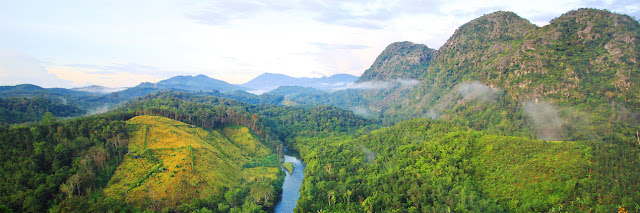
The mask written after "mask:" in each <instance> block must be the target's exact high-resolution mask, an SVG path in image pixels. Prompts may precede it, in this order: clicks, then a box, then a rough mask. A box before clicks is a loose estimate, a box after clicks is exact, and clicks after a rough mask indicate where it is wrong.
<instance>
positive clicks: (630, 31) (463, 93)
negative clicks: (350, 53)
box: [286, 9, 640, 139]
mask: <svg viewBox="0 0 640 213" xmlns="http://www.w3.org/2000/svg"><path fill="white" fill-rule="evenodd" d="M639 51H640V24H639V23H638V21H636V20H635V19H633V18H632V17H629V16H627V15H621V14H616V13H612V12H609V11H606V10H597V9H580V10H575V11H570V12H568V13H566V14H563V15H562V16H560V17H558V18H555V19H554V20H552V21H551V23H550V24H548V25H546V26H543V27H538V26H536V25H534V24H531V23H530V22H529V21H528V20H526V19H523V18H521V17H519V16H518V15H516V14H515V13H512V12H503V11H500V12H495V13H491V14H487V15H484V16H482V17H479V18H477V19H474V20H472V21H470V22H468V23H466V24H464V25H462V26H461V27H460V28H459V29H457V30H456V31H455V33H454V34H453V35H452V36H451V38H450V39H449V40H448V41H447V42H446V43H445V44H444V45H443V46H442V47H441V48H440V49H438V50H431V49H429V48H428V47H426V46H424V45H419V44H413V43H410V42H398V43H393V44H391V45H389V47H387V49H385V50H384V51H383V52H382V53H381V54H380V56H379V57H378V58H377V59H376V61H375V62H374V63H373V65H372V66H371V68H369V69H368V70H367V71H366V72H365V73H364V74H363V75H362V76H361V78H360V79H359V80H358V82H359V83H358V84H356V85H355V86H353V87H351V88H349V89H345V90H341V91H335V92H332V93H324V94H317V93H310V94H297V95H295V96H287V97H286V99H287V100H288V101H292V102H295V103H298V104H331V105H334V106H339V107H341V108H345V109H351V110H353V111H354V112H358V113H359V114H361V115H364V116H369V117H373V118H380V119H381V120H382V121H384V122H385V123H387V124H393V123H397V122H401V121H404V120H406V119H409V118H415V117H423V118H439V119H444V120H450V121H455V122H458V123H461V124H463V125H466V126H468V127H472V128H474V129H477V130H481V129H482V130H489V131H492V132H493V133H499V134H510V135H530V136H537V137H538V138H540V139H588V138H594V137H603V134H604V133H605V132H608V131H603V129H610V128H612V127H611V125H612V124H613V123H624V125H637V124H638V122H637V121H638V120H640V64H639V63H638V60H640V52H639ZM408 79H412V80H413V81H411V80H408ZM595 126H598V127H597V128H596V127H595ZM569 132H573V133H572V134H569ZM577 132H580V133H579V134H577ZM594 135H595V136H594Z"/></svg>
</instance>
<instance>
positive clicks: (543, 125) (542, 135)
mask: <svg viewBox="0 0 640 213" xmlns="http://www.w3.org/2000/svg"><path fill="white" fill-rule="evenodd" d="M524 113H525V114H526V115H527V116H528V117H529V118H531V120H533V125H534V127H535V129H536V131H537V133H536V136H537V137H538V139H542V140H561V139H562V137H563V135H564V128H563V124H564V121H563V120H562V119H561V118H560V116H559V113H558V109H557V107H555V106H554V105H553V104H552V103H550V102H545V101H539V102H537V103H536V102H533V101H530V102H526V103H525V105H524Z"/></svg>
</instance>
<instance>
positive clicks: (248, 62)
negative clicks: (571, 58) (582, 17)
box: [0, 0, 640, 88]
mask: <svg viewBox="0 0 640 213" xmlns="http://www.w3.org/2000/svg"><path fill="white" fill-rule="evenodd" d="M578 8H595V9H605V10H609V11H611V12H615V13H619V14H625V15H630V16H633V17H634V18H635V19H636V20H637V19H638V17H640V2H634V1H626V0H620V1H617V0H612V1H607V2H592V1H551V0H549V1H547V2H544V3H540V2H527V1H515V2H507V3H505V2H499V1H491V2H475V1H469V0H458V1H454V2H438V1H427V2H422V1H401V2H385V1H376V2H368V1H347V2H331V1H328V2H288V1H273V2H263V1H235V2H223V1H213V2H206V3H200V2H190V1H178V0H175V1H174V0H167V1H160V2H154V4H144V3H138V2H127V1H115V2H81V3H78V2H68V1H62V2H60V1H57V2H38V3H29V2H10V3H7V6H5V7H3V8H0V17H1V18H0V29H1V30H2V31H3V32H5V33H3V34H1V35H0V85H19V84H34V85H38V86H41V87H45V88H54V87H58V88H77V87H84V86H90V85H99V86H105V87H112V88H120V87H133V86H136V85H138V84H140V83H142V82H151V83H155V82H158V81H161V80H164V79H168V78H171V77H174V76H178V75H183V76H185V75H190V76H196V75H199V74H203V75H206V76H208V77H210V78H214V79H218V80H222V81H225V82H228V83H231V84H242V83H246V82H249V81H250V80H252V79H254V78H255V77H257V76H259V75H261V74H263V73H274V74H283V75H287V76H291V77H296V78H301V77H322V76H325V77H328V76H332V75H335V74H350V75H354V76H360V75H362V73H363V72H364V71H365V70H366V69H368V68H369V67H370V66H371V64H372V63H373V62H374V60H375V59H376V57H377V56H378V55H379V54H380V53H381V52H382V51H383V50H384V48H386V47H387V45H389V44H391V43H393V42H398V41H411V42H413V43H419V44H425V45H427V46H428V47H430V48H433V49H439V48H440V47H441V46H442V45H443V44H444V43H445V42H446V41H447V40H448V39H449V37H450V36H451V35H453V33H454V31H455V30H456V29H458V28H459V27H460V26H461V25H463V24H464V23H467V22H469V21H471V20H473V19H476V18H478V17H480V16H482V15H485V14H489V13H493V12H496V11H511V12H514V13H516V14H518V16H520V17H522V18H524V19H527V20H529V21H530V22H531V23H533V24H535V25H537V26H544V25H546V24H548V23H549V22H550V21H551V20H552V19H553V18H557V17H559V16H560V15H562V14H565V13H567V12H569V11H571V10H576V9H578Z"/></svg>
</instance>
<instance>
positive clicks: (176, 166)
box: [104, 116, 278, 208]
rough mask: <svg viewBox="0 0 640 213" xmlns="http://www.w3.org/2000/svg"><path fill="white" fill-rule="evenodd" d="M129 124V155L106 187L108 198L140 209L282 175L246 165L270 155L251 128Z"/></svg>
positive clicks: (146, 120) (148, 120) (151, 119)
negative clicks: (149, 203) (208, 129)
mask: <svg viewBox="0 0 640 213" xmlns="http://www.w3.org/2000/svg"><path fill="white" fill-rule="evenodd" d="M127 122H128V123H129V124H130V125H131V126H133V127H134V128H132V130H131V132H130V133H129V134H130V142H129V147H128V150H129V153H127V154H126V155H125V158H124V161H123V163H122V164H121V165H120V166H119V167H118V168H117V170H116V172H115V174H114V175H113V177H112V178H111V180H110V181H109V183H108V184H107V187H106V188H105V189H104V193H105V195H107V196H110V197H115V198H119V199H122V200H124V201H126V202H128V203H131V204H134V205H137V206H145V203H147V202H148V201H149V200H156V201H159V202H160V203H161V205H162V207H163V208H166V207H170V206H171V207H174V208H175V207H177V206H179V205H180V204H182V203H188V202H190V201H191V200H192V199H193V198H196V197H199V198H206V197H208V196H209V195H211V194H212V193H213V192H214V190H215V189H217V188H221V187H233V186H237V185H239V184H240V183H241V182H242V179H245V180H247V181H249V182H250V181H257V180H261V179H265V178H271V179H275V178H276V175H277V173H278V168H275V167H255V168H246V169H245V168H243V167H242V165H243V164H245V163H247V162H252V161H255V159H254V157H255V158H256V159H259V158H264V157H265V156H267V155H269V154H271V151H270V150H269V149H268V148H266V146H265V145H263V144H262V143H261V142H260V141H259V140H258V138H257V137H255V135H254V134H252V132H251V131H250V130H249V129H248V128H246V127H243V126H229V127H225V128H223V129H222V131H220V132H222V133H220V132H219V131H206V130H203V129H200V128H192V127H191V126H190V125H187V124H185V123H182V122H178V121H175V120H171V119H168V118H164V117H157V116H138V117H135V118H132V119H130V120H129V121H127ZM136 156H137V158H136Z"/></svg>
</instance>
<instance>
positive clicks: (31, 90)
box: [0, 84, 92, 97]
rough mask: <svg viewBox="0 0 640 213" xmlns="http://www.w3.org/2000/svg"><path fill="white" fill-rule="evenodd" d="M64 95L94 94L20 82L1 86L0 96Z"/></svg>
mask: <svg viewBox="0 0 640 213" xmlns="http://www.w3.org/2000/svg"><path fill="white" fill-rule="evenodd" d="M64 95H80V96H83V95H92V94H91V93H89V92H85V91H75V90H70V89H65V88H42V87H40V86H36V85H33V84H19V85H15V86H0V97H33V96H41V97H42V96H56V97H60V96H64Z"/></svg>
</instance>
